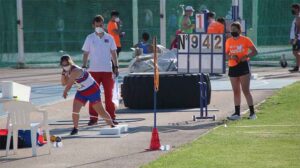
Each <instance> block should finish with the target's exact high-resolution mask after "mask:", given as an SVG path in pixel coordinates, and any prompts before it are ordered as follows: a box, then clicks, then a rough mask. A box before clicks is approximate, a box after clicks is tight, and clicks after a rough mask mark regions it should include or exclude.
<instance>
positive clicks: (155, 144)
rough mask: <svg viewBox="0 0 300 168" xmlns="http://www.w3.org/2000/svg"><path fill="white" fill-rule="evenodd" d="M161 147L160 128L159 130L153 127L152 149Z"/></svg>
mask: <svg viewBox="0 0 300 168" xmlns="http://www.w3.org/2000/svg"><path fill="white" fill-rule="evenodd" d="M159 149H160V142H159V136H158V130H157V128H153V129H152V137H151V143H150V150H159Z"/></svg>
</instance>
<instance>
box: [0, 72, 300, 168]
mask: <svg viewBox="0 0 300 168" xmlns="http://www.w3.org/2000/svg"><path fill="white" fill-rule="evenodd" d="M121 71H122V74H126V69H122V70H121ZM253 72H254V73H257V74H258V79H256V80H253V82H252V83H253V84H254V85H253V86H255V87H254V88H253V89H254V90H253V91H252V93H253V97H254V102H255V104H257V103H259V102H261V101H263V100H264V99H266V98H267V97H269V96H271V95H272V94H273V93H274V90H277V89H279V88H281V87H284V86H286V85H288V84H290V83H293V82H294V81H299V80H300V73H294V74H290V73H288V72H287V70H286V69H278V68H253ZM0 73H1V77H0V81H2V80H14V81H16V82H19V83H21V84H26V85H30V86H32V87H33V90H32V94H33V95H32V101H33V102H35V104H36V105H44V104H45V102H47V103H48V105H47V106H45V107H46V109H47V111H48V114H49V119H50V122H51V123H52V125H51V126H50V128H51V133H52V134H58V133H61V134H65V133H68V132H69V131H70V129H71V128H72V123H71V108H72V100H66V101H65V100H62V98H61V97H60V94H61V90H62V88H61V87H60V86H59V74H60V73H59V70H57V69H25V70H14V69H0ZM2 74H3V75H2ZM265 81H266V82H268V83H267V84H266V83H265ZM283 81H284V82H283ZM256 83H257V84H256ZM212 88H213V90H214V91H213V92H212V100H211V104H210V105H209V108H210V109H219V111H213V112H210V114H211V115H212V114H215V115H217V121H211V120H201V121H196V122H194V121H192V116H193V115H198V114H199V109H184V110H178V109H169V110H163V111H161V112H159V113H158V129H159V135H160V139H161V144H169V145H171V150H173V149H176V148H178V147H179V146H181V145H182V144H185V143H187V142H191V141H193V140H194V139H196V138H198V137H199V136H201V135H202V134H203V133H205V132H207V131H209V130H210V129H212V128H214V127H215V126H217V125H218V124H220V123H222V120H223V119H224V118H225V117H226V116H227V115H229V114H231V113H232V112H233V108H232V106H233V96H232V91H231V90H230V89H229V85H228V78H227V77H226V76H225V77H221V78H219V77H218V78H212ZM41 99H45V100H41ZM245 102H246V101H245V99H244V98H243V99H242V110H246V109H247V105H246V103H245ZM117 114H118V119H120V121H121V122H123V123H126V124H128V125H129V128H130V129H129V134H128V135H127V136H124V137H122V138H97V137H93V138H91V137H90V138H87V137H76V138H65V139H63V144H64V146H63V147H62V148H53V150H52V154H51V155H47V154H46V148H45V147H41V148H39V150H38V157H36V158H32V157H31V150H30V149H20V150H19V153H18V155H11V156H9V157H8V158H5V157H0V167H7V168H8V167H39V168H40V167H55V168H57V167H114V168H115V167H116V168H117V167H122V168H126V167H128V168H134V167H139V166H140V165H142V164H146V163H148V162H150V161H152V160H155V159H157V158H158V157H159V156H161V155H163V154H164V153H166V152H165V151H153V152H146V151H145V149H147V148H148V147H149V144H150V138H151V128H152V124H153V113H152V111H151V110H130V109H126V108H125V107H123V105H122V104H121V106H120V107H119V110H118V112H117ZM87 121H88V114H87V108H86V107H85V108H83V110H82V112H81V122H80V123H81V124H80V130H81V133H82V134H84V133H86V132H88V131H90V132H92V131H93V130H94V131H98V129H99V126H93V127H88V126H86V123H87ZM254 122H255V121H254ZM3 123H4V122H3V120H0V128H3ZM99 123H100V125H102V123H103V122H99ZM2 155H4V151H3V150H1V151H0V156H2Z"/></svg>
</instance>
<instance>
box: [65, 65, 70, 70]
mask: <svg viewBox="0 0 300 168" xmlns="http://www.w3.org/2000/svg"><path fill="white" fill-rule="evenodd" d="M63 69H64V70H65V71H70V69H71V65H67V66H63Z"/></svg>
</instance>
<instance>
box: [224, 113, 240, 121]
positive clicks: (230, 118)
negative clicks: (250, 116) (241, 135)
mask: <svg viewBox="0 0 300 168" xmlns="http://www.w3.org/2000/svg"><path fill="white" fill-rule="evenodd" d="M227 119H228V120H239V119H241V116H240V115H237V114H232V115H231V116H229V117H227Z"/></svg>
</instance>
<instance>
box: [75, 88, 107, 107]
mask: <svg viewBox="0 0 300 168" xmlns="http://www.w3.org/2000/svg"><path fill="white" fill-rule="evenodd" d="M74 100H77V101H80V102H81V103H82V104H84V105H85V104H86V102H87V101H89V102H90V103H91V104H95V103H98V102H101V97H100V89H99V86H98V85H97V84H96V83H94V84H93V85H91V86H90V87H88V88H87V89H85V90H82V91H77V92H76V95H75V99H74Z"/></svg>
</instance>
